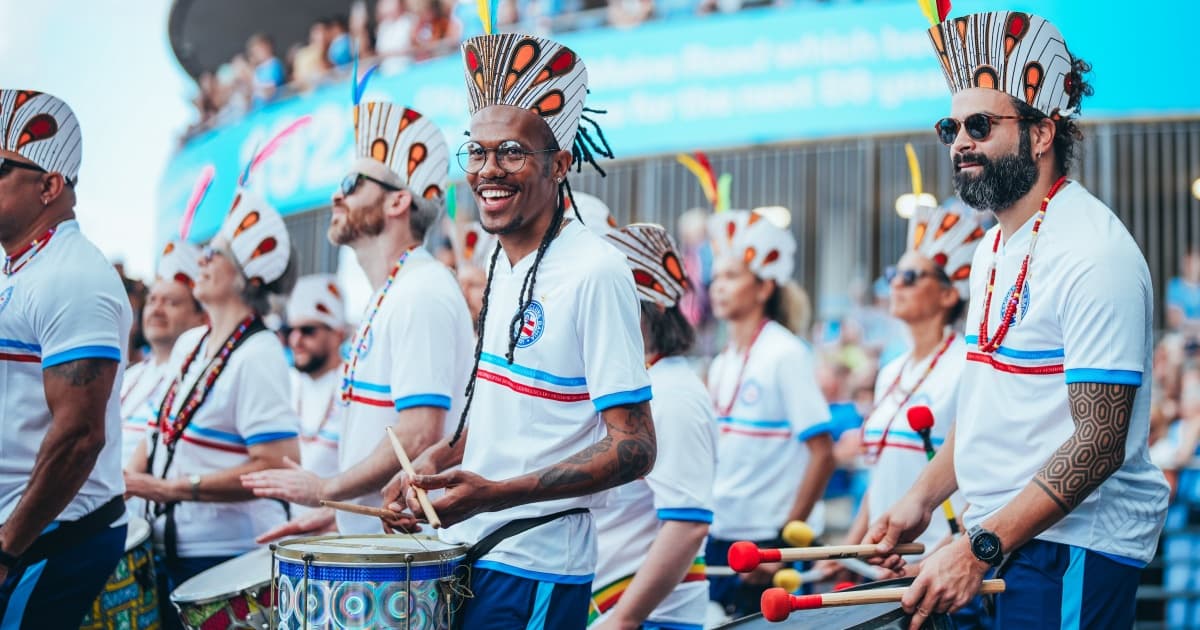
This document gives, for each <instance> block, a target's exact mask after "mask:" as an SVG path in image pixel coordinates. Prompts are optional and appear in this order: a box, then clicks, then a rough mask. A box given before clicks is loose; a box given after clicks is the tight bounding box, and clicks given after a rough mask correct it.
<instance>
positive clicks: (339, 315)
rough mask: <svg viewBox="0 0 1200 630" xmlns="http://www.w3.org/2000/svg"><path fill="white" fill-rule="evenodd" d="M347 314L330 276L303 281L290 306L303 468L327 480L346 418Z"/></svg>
mask: <svg viewBox="0 0 1200 630" xmlns="http://www.w3.org/2000/svg"><path fill="white" fill-rule="evenodd" d="M345 313H346V309H345V307H344V306H343V303H342V290H341V289H340V288H338V285H337V279H336V278H334V277H333V276H332V275H330V274H316V275H312V276H304V277H303V278H300V279H299V280H297V281H296V288H295V289H292V295H291V297H290V298H288V304H287V342H288V347H289V348H290V349H291V350H292V363H293V365H294V368H295V369H293V370H292V403H293V405H294V406H295V408H296V413H297V414H299V415H300V462H299V463H300V464H301V465H302V466H303V467H304V470H309V471H312V472H313V473H316V474H317V475H320V476H322V477H332V476H333V475H336V474H337V471H338V442H339V441H340V440H341V434H342V413H341V411H342V410H341V409H338V408H337V400H338V389H339V387H338V386H339V385H341V370H339V369H338V368H340V367H341V366H342V355H341V351H340V350H341V345H342V341H343V340H345V338H346V333H345V329H346V316H345Z"/></svg>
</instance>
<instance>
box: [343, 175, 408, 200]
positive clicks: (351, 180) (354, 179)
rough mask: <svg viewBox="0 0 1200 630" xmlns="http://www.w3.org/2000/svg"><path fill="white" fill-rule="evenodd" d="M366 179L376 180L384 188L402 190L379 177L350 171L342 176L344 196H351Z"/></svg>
mask: <svg viewBox="0 0 1200 630" xmlns="http://www.w3.org/2000/svg"><path fill="white" fill-rule="evenodd" d="M364 180H366V181H369V182H375V183H376V184H379V186H380V187H381V188H383V189H384V190H389V191H391V192H396V191H398V190H400V188H398V187H396V186H393V185H391V184H389V183H387V182H381V181H379V180H378V179H375V178H374V177H371V176H370V175H363V174H362V173H350V174H349V175H347V176H345V177H343V178H342V196H343V197H349V196H350V195H353V194H354V191H356V190H358V187H359V186H360V185H362V183H363V181H364Z"/></svg>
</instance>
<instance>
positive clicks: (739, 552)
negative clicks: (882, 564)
mask: <svg viewBox="0 0 1200 630" xmlns="http://www.w3.org/2000/svg"><path fill="white" fill-rule="evenodd" d="M892 553H898V554H900V555H908V554H919V553H925V545H923V544H921V543H905V544H903V545H896V548H895V549H893V550H892ZM877 555H879V551H878V550H877V548H876V546H875V545H834V546H829V547H784V548H782V549H760V548H759V547H758V545H756V544H754V543H752V542H750V541H746V540H742V541H738V542H735V543H733V545H731V546H730V547H729V556H728V558H729V567H730V568H732V569H733V570H734V571H737V572H738V573H749V572H750V571H753V570H754V569H756V568H757V567H758V565H760V564H762V563H764V562H798V561H802V560H807V561H813V560H838V559H841V558H870V557H872V556H877Z"/></svg>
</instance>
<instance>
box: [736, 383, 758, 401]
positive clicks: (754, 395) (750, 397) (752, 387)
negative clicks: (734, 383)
mask: <svg viewBox="0 0 1200 630" xmlns="http://www.w3.org/2000/svg"><path fill="white" fill-rule="evenodd" d="M761 399H762V385H759V384H758V381H746V382H745V383H743V384H742V395H741V396H740V397H739V400H741V402H742V404H743V405H747V406H751V405H757V404H758V401H759V400H761Z"/></svg>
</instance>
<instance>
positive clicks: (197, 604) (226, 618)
mask: <svg viewBox="0 0 1200 630" xmlns="http://www.w3.org/2000/svg"><path fill="white" fill-rule="evenodd" d="M171 603H172V604H174V605H175V609H176V610H178V611H179V620H180V621H182V622H183V626H184V627H185V628H188V630H225V629H227V628H260V629H265V628H266V627H267V623H268V621H269V620H270V610H271V550H270V549H267V548H266V547H263V548H262V549H256V550H254V551H251V552H250V553H247V554H243V555H240V556H238V557H236V558H234V559H232V560H227V561H225V562H222V563H221V564H218V565H217V566H215V567H213V568H211V569H209V570H207V571H204V572H202V573H200V574H198V575H196V576H195V577H193V578H192V579H190V580H188V581H186V582H184V583H183V584H180V585H179V586H178V587H177V588H176V589H175V592H173V593H171Z"/></svg>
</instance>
